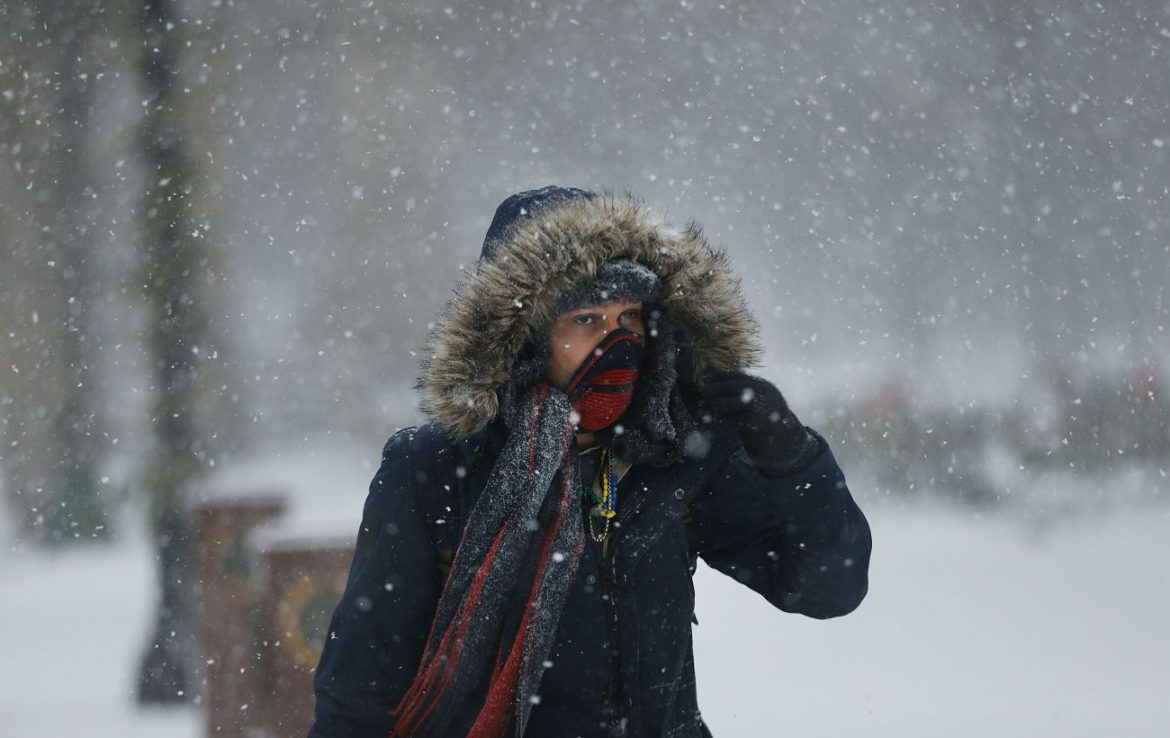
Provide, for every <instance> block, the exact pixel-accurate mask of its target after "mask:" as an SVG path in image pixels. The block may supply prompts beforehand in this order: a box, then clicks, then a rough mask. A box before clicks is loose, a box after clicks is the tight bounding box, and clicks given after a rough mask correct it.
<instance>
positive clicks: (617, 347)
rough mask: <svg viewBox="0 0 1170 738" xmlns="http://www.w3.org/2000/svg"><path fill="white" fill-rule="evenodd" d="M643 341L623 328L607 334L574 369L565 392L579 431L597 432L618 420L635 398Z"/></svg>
mask: <svg viewBox="0 0 1170 738" xmlns="http://www.w3.org/2000/svg"><path fill="white" fill-rule="evenodd" d="M645 345H646V341H645V339H644V338H642V336H640V335H638V334H637V333H634V332H633V331H631V330H627V329H625V328H618V329H617V330H614V331H612V332H610V333H609V334H608V335H606V337H605V338H603V339H602V340H601V343H599V344H597V347H596V348H594V349H593V351H591V352H589V355H588V356H587V357H585V360H584V361H582V362H581V366H579V367H577V371H575V372H573V376H572V377H571V378H570V379H569V386H568V387H566V388H565V393H566V394H567V395H568V396H569V401H570V402H571V403H572V405H573V409H574V410H575V411H576V412H577V414H578V415H580V416H581V420H580V421H579V422H578V424H577V425H578V426H579V427H580V428H581V429H582V430H587V431H599V430H602V429H604V428H608V427H609V426H611V425H613V424H614V423H616V422H617V419H618V418H620V417H621V416H622V413H624V412H625V411H626V408H628V407H629V406H630V403H631V402H632V401H633V399H634V385H635V384H636V383H637V381H638V370H639V369H640V368H641V366H642V355H643V349H644V347H645Z"/></svg>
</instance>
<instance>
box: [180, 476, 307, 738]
mask: <svg viewBox="0 0 1170 738" xmlns="http://www.w3.org/2000/svg"><path fill="white" fill-rule="evenodd" d="M284 508H285V503H284V496H283V495H280V494H274V493H264V494H259V495H249V496H247V497H243V496H240V497H223V498H221V499H213V500H209V501H204V502H201V503H199V504H198V505H197V506H196V507H195V510H194V517H195V540H196V554H195V557H196V571H197V582H196V591H197V601H198V606H197V607H198V610H197V612H198V623H199V642H200V650H201V652H202V656H203V658H202V664H201V665H202V667H203V670H204V673H205V677H206V689H205V690H204V693H203V694H204V699H205V700H206V715H207V735H208V736H209V738H246V737H247V736H251V735H254V734H255V732H256V729H257V727H258V726H259V724H260V716H259V711H260V708H261V705H260V702H261V697H262V694H263V693H262V691H261V690H262V687H263V684H262V678H261V674H262V668H261V667H262V659H263V658H264V657H265V656H266V654H265V649H264V644H263V642H262V641H261V640H260V637H259V632H260V629H261V626H262V623H261V615H260V614H261V612H262V607H261V597H262V596H263V591H262V590H261V587H260V584H259V583H258V579H257V576H256V573H257V572H256V569H257V568H258V567H257V561H256V557H255V554H254V553H253V549H252V547H251V546H250V545H249V543H248V537H249V534H250V533H251V532H252V531H253V530H255V529H256V528H258V527H260V526H262V525H264V524H265V523H267V522H269V521H271V520H273V519H274V518H276V517H277V516H279V515H280V514H282V513H283V512H284Z"/></svg>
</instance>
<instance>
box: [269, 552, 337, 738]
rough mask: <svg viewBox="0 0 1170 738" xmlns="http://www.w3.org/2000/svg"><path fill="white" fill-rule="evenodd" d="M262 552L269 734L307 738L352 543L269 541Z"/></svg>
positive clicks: (290, 737)
mask: <svg viewBox="0 0 1170 738" xmlns="http://www.w3.org/2000/svg"><path fill="white" fill-rule="evenodd" d="M261 546H262V550H263V558H264V562H265V571H266V573H267V582H266V584H265V588H264V603H265V609H266V613H265V616H264V619H265V629H264V633H265V639H266V641H267V644H268V648H267V649H266V651H265V661H266V663H265V693H266V694H267V697H268V702H267V710H266V711H265V714H264V722H265V727H266V733H267V734H268V735H270V736H272V737H273V738H304V736H305V735H306V734H307V733H308V731H309V727H310V726H311V725H312V723H313V674H314V672H315V671H316V668H317V661H318V660H319V659H320V657H321V648H322V647H323V646H324V644H325V639H326V638H327V637H328V636H329V620H330V618H331V617H332V615H333V609H334V608H335V607H336V606H337V602H338V600H340V599H341V594H342V592H343V591H344V590H345V580H346V576H347V575H348V572H349V565H350V562H351V561H352V560H353V542H352V541H351V540H340V539H337V538H324V539H323V538H320V537H318V538H316V539H313V538H305V537H300V538H286V539H284V540H279V539H277V538H276V537H269V539H268V540H267V541H265V542H264V543H263V544H261Z"/></svg>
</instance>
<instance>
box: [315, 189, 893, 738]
mask: <svg viewBox="0 0 1170 738" xmlns="http://www.w3.org/2000/svg"><path fill="white" fill-rule="evenodd" d="M493 227H494V226H493ZM550 239H551V241H552V242H555V245H554V243H550ZM501 251H503V252H504V253H505V255H506V256H505V259H504V263H506V264H508V267H509V268H508V269H507V270H493V265H492V264H489V265H487V267H488V268H486V269H485V268H484V266H483V265H482V264H481V268H480V270H479V272H477V274H476V275H475V276H474V277H473V278H472V279H471V280H470V282H469V283H467V284H465V285H464V286H463V287H462V288H461V289H460V291H459V292H458V293H457V297H456V299H455V300H454V301H453V303H452V304H451V305H449V306H448V309H447V310H446V311H445V312H444V320H443V321H441V322H440V323H439V325H438V327H437V329H436V331H435V333H434V334H432V339H431V347H430V349H429V359H428V361H427V364H426V366H425V373H424V375H423V377H422V380H421V381H420V385H421V389H422V391H423V395H424V407H425V408H426V409H427V410H428V412H430V414H431V415H432V417H434V418H435V420H433V421H431V422H428V423H425V424H423V425H421V426H419V427H417V428H408V429H405V430H403V431H400V432H398V433H396V434H395V435H394V436H393V437H392V438H391V439H390V440H389V441H388V442H387V444H386V446H385V449H384V451H383V455H382V464H381V467H380V468H379V470H378V472H377V474H376V475H375V476H374V479H373V482H372V483H371V485H370V492H369V496H368V498H367V500H366V504H365V509H364V514H363V519H362V523H361V527H360V529H359V532H358V539H357V549H356V552H355V555H354V560H353V565H352V568H351V570H350V574H349V582H348V584H347V587H346V590H345V593H344V595H343V597H342V600H341V602H340V604H339V605H338V607H337V609H336V611H335V613H334V616H333V619H332V622H331V625H330V629H329V637H328V638H327V640H326V643H325V648H324V651H323V653H322V657H321V662H320V665H319V666H318V669H317V674H316V677H315V690H316V699H317V702H316V722H315V724H314V726H313V728H312V731H311V733H310V736H311V738H327V737H328V738H334V737H336V738H340V737H341V736H354V737H361V736H370V737H371V738H372V737H374V736H377V737H378V738H385V736H387V735H389V733H390V730H391V726H392V724H393V719H392V716H391V710H392V709H393V708H394V707H395V706H396V705H397V703H398V701H399V699H400V698H401V696H402V695H403V694H404V692H405V691H406V689H407V688H408V686H409V685H410V683H411V681H412V679H413V677H414V675H415V671H416V669H417V667H418V664H419V661H420V659H421V657H422V652H423V648H424V645H425V643H426V640H427V636H428V631H429V627H430V623H431V619H432V616H433V614H434V611H435V606H436V604H437V602H438V598H439V595H440V593H441V591H442V587H443V583H444V581H445V577H446V573H447V571H448V569H449V567H450V564H451V559H452V554H453V552H454V551H455V549H456V548H457V547H458V544H459V540H460V534H461V531H462V529H463V526H464V524H465V523H466V521H467V518H468V515H469V513H470V511H471V510H472V508H473V506H474V504H475V501H476V499H477V497H478V495H479V493H480V491H481V490H482V489H483V487H484V485H485V483H486V482H487V479H488V475H489V473H490V472H491V470H492V467H493V464H494V463H495V460H496V457H497V456H498V454H499V453H500V450H501V449H502V447H503V445H504V442H505V440H506V438H507V429H506V428H505V426H504V423H503V421H502V420H501V419H500V417H499V412H498V407H499V405H498V402H499V394H498V392H497V390H498V388H499V387H500V386H501V384H503V383H506V382H507V381H508V380H509V376H510V372H511V371H512V370H513V368H514V367H515V360H516V357H517V356H518V355H519V354H520V353H521V351H522V347H523V343H524V341H523V336H525V335H527V334H528V333H529V332H530V330H531V328H532V327H533V326H534V325H541V324H542V321H546V320H547V318H548V316H549V313H550V310H551V301H552V300H553V299H554V297H555V295H556V294H558V293H559V292H561V291H563V290H564V289H565V287H566V285H571V284H573V283H574V281H579V280H580V277H581V275H582V274H588V273H589V270H590V269H592V268H595V267H596V264H597V263H600V262H601V261H604V260H607V259H613V258H633V259H635V260H637V261H639V262H640V263H643V264H645V265H647V266H649V267H651V268H654V269H655V270H656V271H657V273H658V274H659V275H660V276H661V277H662V279H663V281H664V283H665V290H664V292H665V297H664V298H663V301H662V308H663V309H664V310H665V312H666V313H667V314H668V315H669V316H670V317H671V319H672V320H673V321H674V322H675V323H676V324H677V325H680V326H681V327H682V330H683V333H684V335H685V339H686V341H687V343H688V345H689V346H690V347H691V348H692V349H693V359H692V360H693V363H694V366H695V367H696V375H697V374H698V373H699V372H700V371H701V370H702V369H704V368H738V367H741V366H743V365H744V364H746V363H747V362H748V361H750V359H751V358H752V357H753V356H754V355H755V352H756V345H755V339H754V336H753V335H752V333H753V330H754V323H752V322H751V319H750V313H748V312H747V310H746V306H745V305H744V304H743V301H742V296H741V295H740V294H739V291H738V285H737V283H736V282H735V280H734V278H733V277H732V276H730V274H729V272H728V270H727V268H726V260H725V259H724V257H723V256H722V255H721V254H719V253H718V252H715V251H714V250H713V249H711V248H710V247H709V246H707V245H706V242H705V241H704V240H703V239H702V237H701V235H700V234H699V232H698V231H697V229H690V230H687V231H681V232H680V231H677V230H674V229H670V228H669V227H667V226H664V225H663V224H661V223H660V222H658V221H657V220H655V219H653V218H652V217H650V216H648V215H647V214H646V213H645V211H644V210H643V209H642V208H641V206H640V205H639V204H638V203H636V202H634V201H631V200H628V199H623V198H599V199H597V200H590V201H586V202H581V201H576V202H570V203H568V204H563V205H558V206H557V207H556V208H548V209H546V210H545V211H544V212H541V213H539V214H538V216H537V217H533V218H530V222H527V223H520V224H519V225H518V226H515V227H511V228H510V229H509V230H508V231H507V233H506V237H505V238H504V239H503V240H502V241H501V242H500V243H498V244H496V252H497V254H498V253H500V252H501ZM566 252H568V253H569V256H565V254H566ZM497 258H499V257H498V256H497ZM583 263H584V266H582V264H583ZM517 306H519V307H517ZM509 310H510V312H509ZM501 315H508V316H509V318H508V319H507V320H503V319H501V318H500V316H501ZM713 321H715V322H717V324H716V323H715V322H713ZM671 364H673V361H671ZM671 371H673V366H672V367H671ZM663 376H669V377H670V383H671V384H673V381H674V375H673V374H669V375H663ZM653 379H654V376H653V375H652V376H651V377H650V380H651V381H649V382H647V383H646V385H647V390H646V391H647V392H650V393H652V392H653V391H654V387H655V383H654V381H653ZM660 384H661V383H660ZM658 399H659V400H662V396H658ZM654 402H655V397H654V396H647V397H642V398H640V400H639V401H638V403H639V407H641V408H643V409H645V408H647V407H649V406H651V405H653V404H654ZM658 406H659V407H662V406H664V405H663V402H659V404H658ZM646 412H649V411H648V410H647V411H646ZM809 431H810V433H812V434H813V435H814V436H815V437H816V439H817V441H818V443H819V446H820V451H819V454H818V455H816V457H815V458H814V459H812V461H811V462H810V463H808V464H807V465H806V466H804V467H803V468H802V469H799V470H798V471H795V472H794V473H791V474H788V475H786V476H783V477H779V478H772V477H769V476H767V475H766V474H764V473H763V472H762V471H761V470H760V469H758V468H757V467H756V466H755V465H754V464H753V462H752V461H751V459H750V458H749V457H748V456H747V455H746V453H745V452H744V449H743V447H742V445H741V444H740V443H739V442H738V440H737V439H736V438H735V437H734V436H733V435H731V434H729V433H725V432H723V431H720V430H713V431H711V432H708V433H707V434H706V435H705V437H704V442H703V444H702V450H701V452H699V453H689V454H687V455H686V456H685V458H681V459H678V460H675V461H673V462H672V463H669V464H668V465H665V466H656V465H652V464H635V465H634V466H632V467H631V468H630V470H629V472H628V473H627V475H626V476H625V477H623V478H622V480H621V482H620V485H619V487H620V490H621V498H620V502H619V505H618V516H617V518H616V519H615V524H614V526H613V530H612V532H611V533H610V535H609V538H608V540H607V542H606V544H605V546H603V547H594V546H591V545H586V546H585V549H584V552H583V555H582V557H581V560H580V563H579V566H578V569H577V572H576V574H575V577H574V580H573V583H572V589H571V592H570V594H569V597H568V601H567V604H566V606H565V608H564V611H563V613H562V615H561V619H560V621H559V624H558V627H557V633H556V637H555V641H554V645H553V647H552V650H551V652H550V654H549V656H548V659H547V663H546V666H547V667H548V668H547V670H546V671H545V673H544V676H543V678H542V680H541V683H540V687H539V692H538V694H537V695H535V696H534V697H533V701H534V702H536V704H535V707H534V708H533V710H532V712H531V717H530V720H529V723H528V727H527V730H526V732H525V735H527V736H538V737H545V736H547V737H549V738H561V737H562V736H563V737H565V738H568V737H570V736H588V737H592V736H598V737H601V736H613V735H623V736H631V737H633V736H637V737H641V736H709V735H710V734H709V733H708V731H707V728H706V726H705V725H704V723H703V721H702V718H701V717H700V715H699V709H698V701H697V696H696V690H695V673H694V661H693V649H692V643H691V627H692V623H693V617H694V615H693V614H694V608H695V595H694V588H693V585H692V581H691V576H692V574H693V573H694V571H695V566H696V562H697V559H698V558H700V557H701V558H702V559H703V560H704V561H705V562H706V563H707V564H708V565H710V566H711V567H713V568H714V569H716V570H718V571H720V572H723V573H724V574H727V575H729V576H732V577H734V578H735V579H736V580H737V581H739V582H741V583H743V584H744V585H746V586H748V587H750V588H752V589H753V590H755V591H757V592H759V593H760V594H761V595H763V596H764V597H765V598H766V599H767V600H768V602H770V603H771V604H773V605H774V606H776V607H777V608H779V609H781V610H784V611H787V612H792V613H800V614H804V615H807V616H810V617H814V618H829V617H834V616H839V615H844V614H846V613H848V612H850V611H852V610H853V609H854V608H856V607H857V606H858V604H859V603H860V602H861V600H862V598H863V597H864V596H865V593H866V590H867V581H868V580H867V576H868V563H869V553H870V532H869V527H868V524H867V522H866V520H865V517H864V516H863V515H862V513H861V511H860V510H859V508H858V507H857V505H856V504H855V502H854V501H853V499H852V497H851V495H850V492H849V490H848V487H847V486H846V484H845V479H844V475H843V474H842V472H841V469H840V467H839V466H838V465H837V462H836V460H835V459H834V457H833V454H832V451H831V450H830V449H829V447H828V444H827V443H826V442H825V441H824V439H823V438H821V437H820V436H819V435H818V434H816V432H815V431H813V430H812V429H809ZM730 678H734V675H732V676H731V677H730Z"/></svg>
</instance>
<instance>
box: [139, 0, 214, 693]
mask: <svg viewBox="0 0 1170 738" xmlns="http://www.w3.org/2000/svg"><path fill="white" fill-rule="evenodd" d="M139 20H140V25H139V32H140V33H141V39H140V41H141V44H142V47H141V49H140V54H141V56H140V62H139V73H140V76H141V82H142V85H143V90H144V104H145V112H144V118H143V122H142V130H141V137H140V146H141V151H142V159H143V163H144V165H145V167H146V192H145V196H144V201H143V211H142V212H141V213H140V218H141V222H140V232H141V238H142V251H143V265H144V269H145V273H144V275H143V284H144V285H145V290H146V298H147V302H148V309H149V310H150V312H151V316H152V317H151V328H150V332H149V335H148V336H147V344H148V345H147V349H148V351H149V354H150V356H151V362H152V373H153V376H154V380H155V392H156V397H155V401H154V412H153V426H154V435H155V445H154V450H153V452H152V454H151V459H150V461H149V462H148V470H147V475H146V484H147V490H148V493H149V494H150V496H151V513H152V514H151V524H152V527H153V533H154V536H155V541H156V545H157V546H158V561H159V574H160V591H161V599H160V602H159V605H158V610H157V613H156V620H155V626H154V633H153V636H152V637H151V642H150V644H149V645H148V648H147V651H146V654H145V656H144V658H143V661H142V664H141V667H140V671H139V679H138V691H137V697H138V700H139V701H140V702H144V703H166V702H182V701H186V700H188V699H189V698H190V697H191V683H192V676H193V669H194V656H195V654H196V653H197V649H196V644H195V641H194V639H195V635H194V625H193V622H192V612H191V609H192V607H191V601H190V586H189V579H190V569H191V553H192V551H191V546H192V541H191V535H190V521H189V519H188V510H187V509H186V499H185V498H186V491H187V488H188V485H189V484H190V482H191V481H192V480H193V479H194V478H195V477H196V476H197V475H198V474H199V473H200V471H201V469H202V468H203V460H202V459H201V455H202V454H204V452H205V448H204V447H203V446H202V444H201V443H200V433H199V425H198V418H197V409H198V387H197V384H198V383H197V378H198V377H197V365H196V362H197V361H198V359H199V352H200V351H201V350H203V349H206V348H207V346H208V342H207V341H206V340H205V338H206V336H207V333H208V320H207V317H206V314H205V309H206V308H205V305H204V304H203V301H202V300H200V299H199V296H200V293H201V291H202V290H201V282H202V277H203V275H204V274H205V273H206V271H207V270H208V260H207V257H206V255H205V253H204V252H205V248H204V245H203V241H202V238H201V233H200V231H199V228H198V224H197V223H196V222H195V218H194V217H193V214H192V204H191V200H192V192H193V190H194V187H195V184H194V181H195V174H196V172H195V167H194V163H193V161H192V159H191V157H190V156H189V154H188V152H187V150H186V141H185V139H184V132H183V120H182V115H181V111H180V109H179V105H178V101H177V98H178V97H179V96H180V94H181V85H180V84H179V81H178V76H179V62H180V59H179V53H180V49H181V48H182V46H181V44H182V38H181V35H180V34H179V33H178V31H177V27H176V26H177V24H176V23H175V4H174V2H173V0H150V1H149V2H147V3H145V5H143V6H142V8H141V17H140V19H139Z"/></svg>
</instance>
